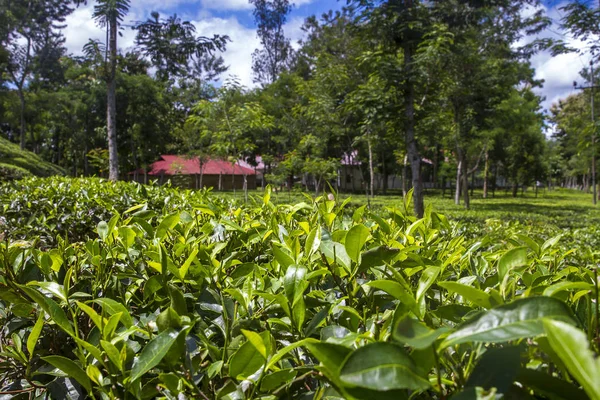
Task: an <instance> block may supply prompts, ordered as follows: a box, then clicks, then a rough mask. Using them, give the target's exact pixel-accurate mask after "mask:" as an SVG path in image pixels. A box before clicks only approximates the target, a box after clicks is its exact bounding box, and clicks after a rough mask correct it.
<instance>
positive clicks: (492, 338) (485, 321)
mask: <svg viewBox="0 0 600 400" xmlns="http://www.w3.org/2000/svg"><path fill="white" fill-rule="evenodd" d="M544 318H552V319H559V320H563V321H567V322H571V323H574V318H573V314H572V312H571V310H570V309H569V307H568V306H567V305H566V304H565V303H563V302H562V301H560V300H557V299H555V298H552V297H529V298H525V299H519V300H515V301H513V302H512V303H509V304H504V305H501V306H499V307H496V308H493V309H491V310H487V311H484V312H481V313H479V314H478V315H476V316H475V317H473V318H471V319H470V320H468V321H466V322H465V323H464V324H462V325H460V326H459V327H458V329H457V330H456V331H455V332H453V333H452V334H450V335H449V336H448V337H447V338H446V340H445V341H444V342H443V343H442V345H441V347H447V346H453V345H456V344H460V343H467V342H488V343H502V342H507V341H509V340H516V339H523V338H530V337H535V336H539V335H542V334H544V332H545V331H544V326H543V319H544Z"/></svg>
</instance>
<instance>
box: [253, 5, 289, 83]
mask: <svg viewBox="0 0 600 400" xmlns="http://www.w3.org/2000/svg"><path fill="white" fill-rule="evenodd" d="M250 4H252V5H254V13H253V14H254V20H255V22H256V25H257V27H258V38H259V39H260V44H261V46H262V48H261V49H256V50H255V51H254V53H252V71H253V72H254V81H255V82H259V83H273V82H275V80H276V79H277V77H278V76H279V74H280V73H281V72H283V71H285V70H286V69H288V68H289V66H290V65H291V62H292V59H293V50H292V46H291V44H290V40H289V39H287V38H286V37H285V35H284V32H283V25H284V24H285V22H286V20H287V16H288V14H289V13H290V12H291V11H292V6H291V4H290V2H289V1H288V0H250Z"/></svg>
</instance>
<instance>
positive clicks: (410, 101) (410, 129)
mask: <svg viewBox="0 0 600 400" xmlns="http://www.w3.org/2000/svg"><path fill="white" fill-rule="evenodd" d="M412 6H413V4H412V0H406V8H407V10H408V12H409V13H410V12H411V11H412ZM412 51H413V49H412V44H411V43H410V42H409V41H408V40H405V41H404V70H405V72H406V80H405V85H406V87H405V91H404V115H405V117H406V118H405V124H406V125H405V143H406V150H407V153H408V158H409V160H410V168H411V172H412V183H413V205H414V209H415V215H416V216H417V218H423V213H424V211H425V206H424V204H423V182H422V181H421V156H420V155H419V150H418V149H417V141H416V140H415V86H414V83H413V80H412V62H413V60H412V56H413V54H412Z"/></svg>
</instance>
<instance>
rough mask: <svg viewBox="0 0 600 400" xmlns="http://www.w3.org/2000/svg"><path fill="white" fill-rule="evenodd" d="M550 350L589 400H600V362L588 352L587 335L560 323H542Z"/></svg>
mask: <svg viewBox="0 0 600 400" xmlns="http://www.w3.org/2000/svg"><path fill="white" fill-rule="evenodd" d="M543 323H544V329H545V331H546V334H547V335H548V341H549V342H550V346H552V349H553V350H554V351H555V352H556V354H558V356H559V357H560V359H561V360H562V362H563V363H564V364H565V365H566V367H567V370H568V371H569V373H570V374H571V375H573V377H574V378H575V379H577V382H579V384H580V385H581V386H582V387H583V390H585V392H586V393H587V395H588V396H590V399H600V361H599V360H598V359H597V358H596V357H595V355H594V353H593V352H592V351H591V350H590V346H589V341H588V338H587V335H586V334H585V333H584V332H583V331H581V330H579V329H577V328H576V327H574V326H572V325H569V324H566V323H564V322H562V321H552V320H549V319H545V320H544V321H543Z"/></svg>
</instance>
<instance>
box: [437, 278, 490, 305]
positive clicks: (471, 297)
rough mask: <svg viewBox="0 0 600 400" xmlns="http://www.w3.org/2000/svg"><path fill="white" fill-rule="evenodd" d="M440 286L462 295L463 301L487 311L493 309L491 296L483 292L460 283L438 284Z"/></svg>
mask: <svg viewBox="0 0 600 400" xmlns="http://www.w3.org/2000/svg"><path fill="white" fill-rule="evenodd" d="M437 285H438V286H441V287H443V288H444V289H446V290H448V291H449V292H452V293H456V294H458V295H460V296H461V297H462V298H463V299H465V300H467V301H470V302H471V303H473V304H475V305H477V306H479V307H483V308H486V309H490V308H492V303H491V296H490V295H489V294H488V293H486V292H484V291H483V290H480V289H477V288H475V287H473V286H467V285H463V284H462V283H458V282H438V283H437Z"/></svg>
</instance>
